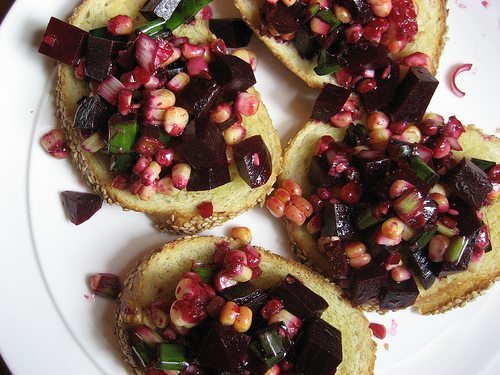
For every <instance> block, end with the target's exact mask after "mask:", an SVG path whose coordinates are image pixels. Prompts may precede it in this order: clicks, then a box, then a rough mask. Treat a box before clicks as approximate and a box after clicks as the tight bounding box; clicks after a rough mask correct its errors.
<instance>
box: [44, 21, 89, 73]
mask: <svg viewBox="0 0 500 375" xmlns="http://www.w3.org/2000/svg"><path fill="white" fill-rule="evenodd" d="M87 37H88V33H87V32H86V31H83V30H81V29H79V28H78V27H76V26H73V25H70V24H69V23H66V22H64V21H61V20H59V19H57V18H55V17H51V18H50V21H49V24H48V25H47V29H46V30H45V34H44V36H43V39H42V42H41V43H40V47H39V48H38V52H40V53H42V54H44V55H46V56H49V57H52V58H53V59H56V60H58V61H60V62H62V63H63V64H68V65H75V64H76V63H77V62H78V60H79V59H80V57H81V56H82V54H83V49H84V46H85V43H86V41H87Z"/></svg>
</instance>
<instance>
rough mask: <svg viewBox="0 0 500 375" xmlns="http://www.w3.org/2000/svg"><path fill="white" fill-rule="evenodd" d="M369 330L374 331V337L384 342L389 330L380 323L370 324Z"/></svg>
mask: <svg viewBox="0 0 500 375" xmlns="http://www.w3.org/2000/svg"><path fill="white" fill-rule="evenodd" d="M368 328H370V329H371V330H372V333H373V336H375V337H376V338H378V339H380V340H383V339H385V335H386V334H387V330H386V329H385V326H384V325H382V324H378V323H370V324H368Z"/></svg>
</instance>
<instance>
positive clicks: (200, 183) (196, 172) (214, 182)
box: [186, 164, 231, 191]
mask: <svg viewBox="0 0 500 375" xmlns="http://www.w3.org/2000/svg"><path fill="white" fill-rule="evenodd" d="M228 182H231V175H230V174H229V168H228V166H227V164H226V165H221V166H218V167H216V168H204V169H196V168H193V169H192V170H191V177H190V178H189V182H188V185H187V187H186V190H187V191H206V190H212V189H215V188H216V187H219V186H222V185H225V184H227V183H228Z"/></svg>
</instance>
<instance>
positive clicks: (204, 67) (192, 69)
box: [186, 56, 208, 77]
mask: <svg viewBox="0 0 500 375" xmlns="http://www.w3.org/2000/svg"><path fill="white" fill-rule="evenodd" d="M186 68H187V72H188V74H189V75H190V76H191V77H194V76H198V75H200V74H201V73H202V72H208V63H207V61H206V60H205V58H204V57H203V56H198V57H193V58H192V59H189V60H188V62H187V66H186Z"/></svg>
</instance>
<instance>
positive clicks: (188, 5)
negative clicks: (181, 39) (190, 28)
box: [165, 0, 212, 30]
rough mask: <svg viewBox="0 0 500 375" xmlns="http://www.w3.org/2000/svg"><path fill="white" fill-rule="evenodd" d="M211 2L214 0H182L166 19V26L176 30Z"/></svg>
mask: <svg viewBox="0 0 500 375" xmlns="http://www.w3.org/2000/svg"><path fill="white" fill-rule="evenodd" d="M211 2H212V0H182V1H181V2H180V4H179V5H178V6H177V8H175V10H174V13H172V15H171V16H170V18H169V19H168V20H167V21H166V23H165V27H166V28H167V29H170V30H175V29H176V28H178V27H179V26H180V25H182V24H183V23H185V22H187V21H188V20H189V19H190V18H192V17H194V16H195V15H196V13H198V12H199V11H200V10H202V9H203V8H204V7H206V6H207V5H208V4H210V3H211Z"/></svg>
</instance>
